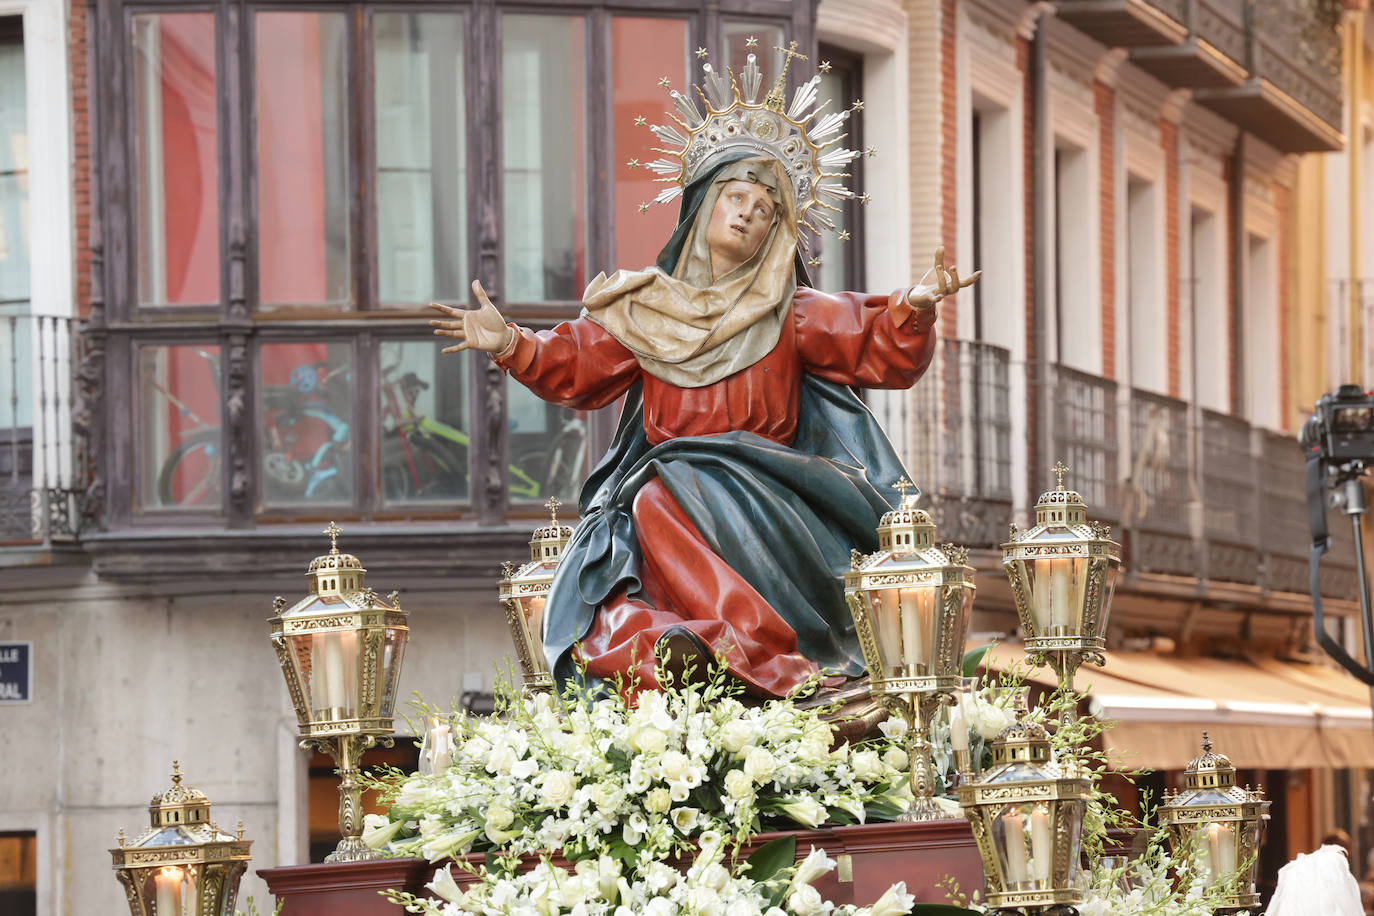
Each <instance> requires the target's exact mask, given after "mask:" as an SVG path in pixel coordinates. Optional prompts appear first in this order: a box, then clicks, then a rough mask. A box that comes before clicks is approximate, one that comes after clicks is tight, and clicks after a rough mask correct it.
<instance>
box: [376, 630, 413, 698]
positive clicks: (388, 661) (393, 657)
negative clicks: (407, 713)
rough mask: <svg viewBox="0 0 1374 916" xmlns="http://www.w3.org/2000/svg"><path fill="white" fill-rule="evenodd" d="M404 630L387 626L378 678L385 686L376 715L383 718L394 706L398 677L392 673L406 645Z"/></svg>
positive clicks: (398, 663) (399, 661)
mask: <svg viewBox="0 0 1374 916" xmlns="http://www.w3.org/2000/svg"><path fill="white" fill-rule="evenodd" d="M406 635H407V634H406V632H405V631H404V630H398V629H395V628H393V627H387V631H386V642H385V643H384V645H383V648H382V670H381V672H380V676H379V677H380V680H381V682H382V683H383V684H385V685H386V687H385V688H384V689H383V692H382V705H381V708H380V709H379V710H378V713H377V714H378V715H380V716H382V717H383V718H390V717H391V714H392V712H393V711H394V710H395V708H396V694H395V686H396V682H397V681H398V680H399V678H397V677H395V676H393V675H392V672H393V671H395V670H396V667H397V666H398V665H400V663H401V653H402V652H403V651H405V647H406Z"/></svg>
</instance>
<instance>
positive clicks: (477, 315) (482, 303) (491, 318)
mask: <svg viewBox="0 0 1374 916" xmlns="http://www.w3.org/2000/svg"><path fill="white" fill-rule="evenodd" d="M472 292H473V295H475V296H476V297H477V302H478V307H477V308H476V309H460V308H454V307H453V306H450V305H440V304H439V303H437V302H431V303H430V304H429V307H430V308H432V309H435V310H436V311H438V312H441V313H443V314H444V315H447V316H448V317H449V318H450V319H451V320H449V321H442V320H440V319H437V318H436V319H434V320H433V321H431V322H430V323H429V325H430V327H432V328H434V336H436V337H452V338H454V339H456V340H457V341H458V343H456V344H454V345H453V346H451V347H445V348H444V352H445V353H457V352H458V351H459V350H481V351H483V352H485V353H501V352H502V351H504V350H505V349H506V348H508V347H509V346H510V345H511V343H512V341H513V340H514V337H515V331H514V330H512V329H511V327H510V326H509V325H507V324H506V319H505V318H502V317H501V313H500V312H498V311H497V310H496V306H494V305H492V304H491V300H490V299H488V298H487V291H486V290H484V289H482V283H481V281H479V280H473V281H472Z"/></svg>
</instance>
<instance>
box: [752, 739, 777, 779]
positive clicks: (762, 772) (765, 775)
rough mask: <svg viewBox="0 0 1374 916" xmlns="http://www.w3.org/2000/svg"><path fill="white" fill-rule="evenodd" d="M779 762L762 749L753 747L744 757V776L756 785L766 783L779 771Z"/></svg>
mask: <svg viewBox="0 0 1374 916" xmlns="http://www.w3.org/2000/svg"><path fill="white" fill-rule="evenodd" d="M777 769H778V764H777V761H776V760H774V759H773V755H772V754H770V753H768V751H767V750H766V749H764V748H761V747H752V748H750V749H749V751H748V752H747V753H746V754H745V755H744V775H745V776H748V777H749V778H750V779H751V780H753V781H754V782H756V783H760V784H762V783H765V782H767V781H768V780H770V779H772V778H773V774H774V773H775V772H776V771H777Z"/></svg>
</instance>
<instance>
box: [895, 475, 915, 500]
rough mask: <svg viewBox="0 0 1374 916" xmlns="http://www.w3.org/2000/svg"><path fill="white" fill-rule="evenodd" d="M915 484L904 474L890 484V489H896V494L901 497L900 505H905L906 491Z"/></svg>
mask: <svg viewBox="0 0 1374 916" xmlns="http://www.w3.org/2000/svg"><path fill="white" fill-rule="evenodd" d="M915 486H916V484H914V483H912V482H911V481H909V480H907V479H906V475H905V474H903V475H902V476H901V477H898V478H897V482H896V483H894V484H893V485H892V489H894V490H896V491H897V494H898V496H899V498H900V499H901V503H900V505H901V506H903V507H905V506H906V491H907V490H910V489H912V488H913V487H915Z"/></svg>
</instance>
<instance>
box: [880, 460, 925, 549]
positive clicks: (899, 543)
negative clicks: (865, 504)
mask: <svg viewBox="0 0 1374 916" xmlns="http://www.w3.org/2000/svg"><path fill="white" fill-rule="evenodd" d="M915 486H916V485H915V484H913V483H912V482H911V481H909V480H907V479H906V475H903V476H902V477H900V478H899V479H898V480H897V482H896V483H894V484H893V485H892V488H893V489H894V490H896V491H897V492H898V493H899V494H901V496H900V500H899V502H898V504H897V508H895V509H889V510H888V511H887V512H884V513H883V516H882V518H881V519H879V520H878V547H879V549H880V550H890V551H892V552H894V553H916V552H917V551H921V550H928V549H929V548H931V547H934V546H935V522H934V520H933V519H931V517H930V513H929V512H927V511H926V510H924V509H918V508H916V501H917V500H918V499H920V498H921V493H920V491H919V490H916V492H914V493H912V494H911V495H909V496H908V495H907V492H906V491H907V490H908V489H913V490H914V489H915Z"/></svg>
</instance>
